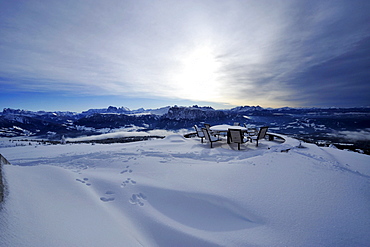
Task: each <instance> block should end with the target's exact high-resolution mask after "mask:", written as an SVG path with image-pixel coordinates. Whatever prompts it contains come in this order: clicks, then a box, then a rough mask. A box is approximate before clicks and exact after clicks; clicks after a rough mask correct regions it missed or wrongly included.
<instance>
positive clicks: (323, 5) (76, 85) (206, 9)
mask: <svg viewBox="0 0 370 247" xmlns="http://www.w3.org/2000/svg"><path fill="white" fill-rule="evenodd" d="M0 7H1V8H0V9H1V10H0V23H2V24H0V32H1V35H0V53H1V54H2V58H0V76H1V77H2V78H3V81H2V82H0V83H2V85H7V87H8V88H13V89H14V90H19V91H48V90H53V91H55V90H57V91H58V90H62V91H65V92H69V93H74V94H79V93H84V94H89V95H123V96H126V97H163V98H173V99H188V100H194V101H196V100H198V101H200V100H201V101H208V102H218V103H225V104H230V105H244V104H260V105H264V106H279V105H280V106H281V105H284V104H287V105H292V106H294V105H296V106H299V105H300V106H303V105H307V106H308V105H310V106H313V105H315V106H325V105H338V104H341V103H342V104H343V105H346V104H352V105H359V104H360V105H368V104H369V101H368V99H367V97H366V95H365V93H363V92H365V90H368V86H367V84H368V83H366V82H367V79H366V78H368V72H367V71H368V69H366V68H368V67H369V66H368V65H369V50H368V49H369V48H367V47H369V45H368V43H369V41H368V36H367V35H368V27H369V26H368V23H369V18H368V14H367V12H366V11H367V9H369V7H370V6H369V3H368V1H365V0H363V1H360V0H356V1H351V2H348V1H344V0H342V1H281V2H277V1H227V2H223V1H217V2H215V1H207V0H206V1H169V0H168V1H156V2H153V1H130V0H129V1H118V0H109V1H95V0H91V1H87V2H86V1H63V2H60V1H53V0H50V1H27V2H25V3H22V4H19V3H17V2H12V1H11V2H3V3H1V4H0ZM330 85H334V86H335V89H334V90H333V89H332V90H330ZM323 91H325V94H323V93H322V92H323ZM358 94H360V96H359V97H355V96H356V95H358ZM339 98H341V99H345V100H342V102H341V101H339V100H337V99H339Z"/></svg>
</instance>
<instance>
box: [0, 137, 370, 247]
mask: <svg viewBox="0 0 370 247" xmlns="http://www.w3.org/2000/svg"><path fill="white" fill-rule="evenodd" d="M298 144H299V143H298V142H297V141H296V140H293V139H290V138H287V141H286V142H285V143H283V144H279V143H275V142H268V141H262V142H261V144H260V146H259V147H255V145H254V144H246V145H243V148H242V150H241V151H236V150H235V147H233V146H232V147H230V146H228V145H227V144H225V143H216V145H215V148H213V149H210V148H209V144H207V143H204V144H202V143H200V141H199V139H196V138H194V139H185V138H183V137H182V136H179V135H172V136H168V137H166V138H165V139H163V140H151V141H145V142H136V143H125V144H111V145H87V144H79V145H58V146H39V147H38V148H34V147H32V146H26V147H11V148H2V149H0V151H1V153H2V154H3V155H4V156H5V157H6V158H7V159H8V160H9V161H10V162H11V163H12V164H13V165H12V166H5V167H4V174H5V178H6V182H7V187H8V195H7V197H6V201H5V203H4V204H3V205H2V209H1V210H0V230H1V231H0V246H40V245H44V246H45V245H47V246H77V245H78V246H366V245H367V244H368V243H369V242H370V237H369V235H368V232H369V231H370V223H369V220H368V219H369V216H370V207H369V205H370V204H369V201H370V193H369V191H370V183H369V182H370V167H369V164H370V158H369V156H366V155H362V154H358V153H351V152H347V151H341V150H337V149H333V148H319V147H317V146H315V145H311V144H306V143H305V144H304V146H305V147H306V148H302V149H300V148H297V146H298ZM286 150H288V151H286ZM281 151H285V152H281Z"/></svg>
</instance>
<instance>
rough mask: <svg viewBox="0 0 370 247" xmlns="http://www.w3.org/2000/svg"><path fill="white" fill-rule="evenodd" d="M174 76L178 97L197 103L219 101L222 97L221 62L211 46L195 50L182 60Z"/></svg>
mask: <svg viewBox="0 0 370 247" xmlns="http://www.w3.org/2000/svg"><path fill="white" fill-rule="evenodd" d="M180 64H181V67H180V68H179V70H178V71H177V72H176V74H175V75H173V79H172V81H173V83H174V87H175V88H176V89H177V92H176V96H178V97H180V98H185V99H189V100H196V101H200V100H201V101H217V100H218V99H219V98H220V97H221V92H220V81H219V79H220V78H219V71H220V67H221V66H220V62H219V61H217V58H216V56H215V54H214V52H213V50H212V49H211V48H210V47H209V46H203V47H202V46H201V47H197V48H195V49H193V50H192V51H191V52H189V53H188V54H187V55H185V56H183V57H182V58H181V60H180Z"/></svg>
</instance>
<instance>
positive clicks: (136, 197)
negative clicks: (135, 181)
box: [128, 193, 147, 206]
mask: <svg viewBox="0 0 370 247" xmlns="http://www.w3.org/2000/svg"><path fill="white" fill-rule="evenodd" d="M146 198H147V197H146V196H145V195H144V194H143V193H139V194H132V196H131V198H130V199H129V200H128V201H129V202H130V203H131V204H132V205H139V206H144V202H143V201H146Z"/></svg>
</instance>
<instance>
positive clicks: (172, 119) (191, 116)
mask: <svg viewBox="0 0 370 247" xmlns="http://www.w3.org/2000/svg"><path fill="white" fill-rule="evenodd" d="M204 123H209V124H211V125H215V124H234V123H240V124H241V125H244V124H245V125H246V126H248V127H260V126H265V125H266V126H269V130H270V131H273V132H276V133H281V134H285V135H290V136H293V137H295V138H300V139H304V140H308V141H316V142H317V141H320V140H321V141H322V140H326V141H328V140H331V142H333V141H335V142H339V141H341V142H343V141H344V142H346V141H351V143H355V142H358V141H360V142H364V143H365V144H366V145H367V146H368V144H367V142H368V141H369V139H370V138H369V136H368V134H369V133H370V107H358V108H335V107H332V108H290V107H284V108H262V107H260V106H239V107H235V108H232V109H226V110H217V109H213V108H212V107H203V106H197V105H194V106H190V107H186V106H166V107H162V108H158V109H143V108H140V109H137V110H130V109H129V108H127V107H114V106H109V107H108V108H103V109H89V110H87V111H83V112H81V113H77V112H70V111H64V112H61V111H55V112H47V111H36V112H35V111H27V110H20V109H10V108H5V109H4V110H3V111H2V112H1V113H0V137H19V136H24V137H25V136H27V137H32V136H33V137H39V138H47V139H54V140H56V139H60V138H61V136H62V135H64V136H66V137H76V136H81V135H94V134H97V133H107V132H110V131H113V130H115V131H116V130H117V129H122V130H125V129H132V128H135V130H136V131H148V130H153V129H165V130H174V131H176V130H179V129H192V127H193V126H194V125H195V124H197V125H200V126H203V124H204ZM345 132H349V133H350V132H360V133H362V134H363V138H362V140H361V136H360V138H357V140H352V139H351V138H348V137H346V136H343V134H342V133H345ZM333 138H334V139H335V140H334V139H333Z"/></svg>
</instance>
